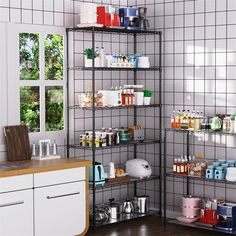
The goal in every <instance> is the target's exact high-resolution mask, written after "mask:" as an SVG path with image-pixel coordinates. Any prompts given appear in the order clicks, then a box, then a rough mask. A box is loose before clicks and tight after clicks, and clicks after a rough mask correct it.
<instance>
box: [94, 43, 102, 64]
mask: <svg viewBox="0 0 236 236" xmlns="http://www.w3.org/2000/svg"><path fill="white" fill-rule="evenodd" d="M95 55H96V57H95V67H101V57H100V49H99V47H96V49H95Z"/></svg>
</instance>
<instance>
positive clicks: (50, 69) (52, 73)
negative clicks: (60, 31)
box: [44, 34, 63, 80]
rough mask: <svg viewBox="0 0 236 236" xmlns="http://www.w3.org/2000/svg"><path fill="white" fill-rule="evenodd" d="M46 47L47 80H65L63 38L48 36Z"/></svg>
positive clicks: (53, 35)
mask: <svg viewBox="0 0 236 236" xmlns="http://www.w3.org/2000/svg"><path fill="white" fill-rule="evenodd" d="M44 45H45V79H46V80H63V36H62V35H55V34H48V35H47V37H46V39H45V44H44Z"/></svg>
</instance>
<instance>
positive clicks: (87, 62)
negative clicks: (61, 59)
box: [84, 48, 98, 67]
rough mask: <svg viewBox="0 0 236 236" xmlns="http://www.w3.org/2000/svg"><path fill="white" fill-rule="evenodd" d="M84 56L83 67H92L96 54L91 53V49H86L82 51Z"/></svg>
mask: <svg viewBox="0 0 236 236" xmlns="http://www.w3.org/2000/svg"><path fill="white" fill-rule="evenodd" d="M84 56H85V58H84V66H85V67H92V66H93V59H96V57H97V56H98V55H97V54H96V52H94V51H93V49H92V48H86V49H85V50H84ZM95 62H96V61H95ZM95 66H96V65H95Z"/></svg>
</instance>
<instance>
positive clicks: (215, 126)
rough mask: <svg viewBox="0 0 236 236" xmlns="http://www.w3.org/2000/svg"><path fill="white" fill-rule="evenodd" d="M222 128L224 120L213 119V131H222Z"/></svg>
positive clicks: (216, 117)
mask: <svg viewBox="0 0 236 236" xmlns="http://www.w3.org/2000/svg"><path fill="white" fill-rule="evenodd" d="M221 126H222V120H221V119H220V118H219V117H218V116H215V117H213V118H212V122H211V129H212V130H213V131H219V130H220V129H221Z"/></svg>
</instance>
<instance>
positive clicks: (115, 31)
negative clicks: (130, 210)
mask: <svg viewBox="0 0 236 236" xmlns="http://www.w3.org/2000/svg"><path fill="white" fill-rule="evenodd" d="M66 32H67V38H68V39H69V34H70V33H71V32H72V33H75V32H86V33H89V34H91V39H92V40H91V43H92V47H91V48H92V50H93V51H95V42H96V33H104V34H107V33H108V34H118V35H119V34H128V35H132V36H133V53H134V54H137V43H138V42H137V36H138V35H157V37H158V44H159V46H158V50H159V53H158V56H157V60H158V66H157V67H151V68H101V67H95V60H94V59H93V60H92V67H91V68H85V67H77V66H75V67H71V68H70V67H69V64H67V68H68V69H67V78H68V79H67V108H68V110H67V156H68V157H69V156H70V149H80V148H83V147H81V146H78V145H73V144H70V143H69V140H70V139H69V138H70V125H69V120H70V110H71V109H82V110H90V111H92V131H93V137H95V127H96V126H95V118H96V111H97V110H112V109H128V108H132V109H133V120H134V125H137V109H138V108H140V109H141V108H143V109H146V108H158V110H159V121H158V126H159V131H158V132H159V133H158V135H159V138H160V140H146V141H144V142H143V143H139V142H132V143H131V144H129V145H132V146H133V154H134V158H137V146H138V145H148V144H156V143H157V144H159V156H160V158H159V175H158V176H154V177H151V178H150V179H143V180H140V181H138V180H134V179H133V180H132V181H129V183H133V184H134V195H135V194H136V193H137V184H138V183H139V182H143V181H148V180H154V179H157V180H159V181H158V183H159V186H158V190H159V211H158V212H155V214H158V213H159V215H160V216H161V215H162V211H161V206H162V177H161V176H162V168H161V167H162V158H161V157H162V141H161V137H162V32H161V31H141V30H140V31H136V30H126V29H117V28H105V27H102V28H99V27H86V28H67V30H66ZM68 41H69V40H68ZM130 45H131V44H130ZM68 58H69V45H68V43H67V62H68V61H69V60H68ZM155 60H156V59H155ZM76 70H81V71H83V70H85V71H91V72H92V75H91V76H92V94H93V103H92V107H91V108H81V107H79V106H76V105H75V106H70V102H69V93H70V91H69V88H70V86H69V83H70V72H71V71H76ZM96 71H131V72H132V73H133V83H134V84H137V72H138V71H144V72H146V71H157V72H159V73H158V75H159V82H158V83H159V84H158V86H159V91H158V93H159V95H158V100H159V103H158V104H152V105H148V106H132V107H101V108H99V107H96V106H95V99H94V98H95V93H96V88H95V82H96ZM129 145H126V144H124V145H123V144H121V145H116V146H108V147H106V148H116V147H123V146H129ZM84 149H86V150H87V149H88V150H90V151H92V164H93V176H94V179H93V184H92V185H91V190H92V192H93V197H92V202H93V207H92V211H93V213H95V210H96V190H97V189H98V187H96V186H95V161H96V151H97V150H100V148H96V147H95V140H93V143H92V147H90V148H84ZM129 183H128V184H129ZM112 186H114V185H106V186H105V187H106V188H107V187H112ZM150 213H152V214H153V212H151V211H150ZM150 213H149V214H150ZM149 214H141V215H140V214H133V216H132V217H130V218H129V219H134V218H139V217H143V216H146V215H149ZM93 215H94V214H93ZM123 220H128V218H127V219H126V218H122V219H121V220H118V221H117V222H120V221H123ZM111 223H116V222H110V221H109V222H106V224H111ZM103 225H104V224H103ZM92 226H93V230H94V231H95V229H96V227H97V226H100V225H96V222H95V218H93V219H92Z"/></svg>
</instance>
